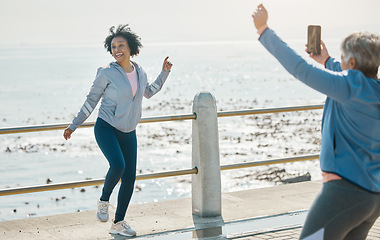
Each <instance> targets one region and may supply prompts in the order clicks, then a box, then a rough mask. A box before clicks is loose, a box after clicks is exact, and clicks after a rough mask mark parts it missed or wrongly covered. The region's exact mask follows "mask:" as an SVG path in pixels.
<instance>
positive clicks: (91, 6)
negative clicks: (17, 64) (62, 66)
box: [0, 0, 380, 45]
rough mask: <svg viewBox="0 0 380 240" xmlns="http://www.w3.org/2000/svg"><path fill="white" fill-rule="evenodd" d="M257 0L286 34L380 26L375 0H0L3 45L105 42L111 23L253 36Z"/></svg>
mask: <svg viewBox="0 0 380 240" xmlns="http://www.w3.org/2000/svg"><path fill="white" fill-rule="evenodd" d="M259 3H264V6H266V8H267V10H268V12H269V20H268V25H269V26H270V27H271V28H273V29H275V30H276V32H278V33H280V34H281V36H283V37H285V38H304V37H305V38H306V29H307V25H310V24H318V25H321V26H322V39H323V38H324V37H328V38H339V39H342V38H343V37H344V36H346V35H348V34H349V33H350V32H353V31H370V32H375V33H378V34H379V31H380V17H379V11H380V1H379V0H361V1H357V0H318V1H310V0H262V1H256V0H135V1H131V0H65V1H57V0H0V45H9V44H11V45H18V44H38V45H41V44H42V45H43V44H49V45H55V44H57V45H60V44H73V45H82V44H91V45H93V44H103V41H104V39H105V37H106V36H107V34H108V29H109V28H110V27H111V26H113V25H119V24H127V23H128V24H129V25H130V27H131V29H132V30H133V31H134V32H136V33H137V34H138V35H139V36H141V38H142V41H143V44H144V43H165V42H194V41H230V40H250V39H257V34H256V31H255V29H254V27H253V23H252V18H251V14H252V12H253V11H254V9H255V8H256V6H257V5H258V4H259Z"/></svg>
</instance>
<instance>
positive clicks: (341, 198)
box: [300, 179, 380, 240]
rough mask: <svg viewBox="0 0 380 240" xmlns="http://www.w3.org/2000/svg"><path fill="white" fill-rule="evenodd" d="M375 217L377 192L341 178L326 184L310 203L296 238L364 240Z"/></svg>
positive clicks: (378, 211)
mask: <svg viewBox="0 0 380 240" xmlns="http://www.w3.org/2000/svg"><path fill="white" fill-rule="evenodd" d="M379 216H380V194H379V193H372V192H369V191H367V190H364V189H363V188H361V187H358V186H357V185H355V184H352V183H350V182H349V181H346V180H343V179H342V180H333V181H329V182H327V183H324V184H323V188H322V190H321V192H320V193H319V195H318V196H317V198H316V199H315V200H314V203H313V205H312V206H311V209H310V211H309V213H308V215H307V218H306V221H305V224H304V226H303V229H302V233H301V236H300V239H305V240H309V239H310V240H312V239H327V240H330V239H333V240H340V239H346V240H348V239H355V240H357V239H365V238H366V237H367V234H368V232H369V230H370V229H371V227H372V225H373V224H374V223H375V221H376V219H377V218H378V217H379Z"/></svg>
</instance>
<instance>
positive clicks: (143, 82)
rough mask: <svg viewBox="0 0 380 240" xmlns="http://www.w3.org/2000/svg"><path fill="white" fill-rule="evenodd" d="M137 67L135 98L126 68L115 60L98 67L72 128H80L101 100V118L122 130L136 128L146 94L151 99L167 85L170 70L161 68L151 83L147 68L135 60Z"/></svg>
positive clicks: (134, 64) (126, 130)
mask: <svg viewBox="0 0 380 240" xmlns="http://www.w3.org/2000/svg"><path fill="white" fill-rule="evenodd" d="M133 66H134V67H135V68H136V70H137V76H138V84H137V92H136V95H135V96H134V97H133V93H132V87H131V85H130V83H129V80H128V78H127V74H126V73H125V71H124V70H123V68H122V67H121V66H120V65H119V64H117V63H116V62H112V63H110V65H109V66H107V67H101V68H99V69H98V72H97V75H96V78H95V80H94V82H93V84H92V86H91V89H90V92H89V94H88V95H87V99H86V101H85V102H84V104H83V106H82V108H81V109H80V111H79V112H78V114H77V116H76V117H75V118H74V119H73V122H72V124H71V125H70V126H69V128H70V129H71V130H73V131H75V129H77V128H78V127H79V126H80V125H81V124H82V123H83V122H84V121H85V120H86V119H87V118H88V117H89V116H90V114H91V113H92V111H93V110H94V109H95V107H96V105H97V104H98V102H99V101H100V99H102V101H101V105H100V108H99V115H98V117H99V118H101V119H103V120H104V121H106V122H107V123H109V124H110V125H111V126H113V127H115V128H116V129H118V130H120V131H122V132H132V131H133V130H135V129H136V126H137V124H138V122H139V121H140V119H141V114H142V99H143V96H144V97H146V98H151V97H152V96H153V95H155V94H156V93H157V92H158V91H160V90H161V88H162V86H163V85H164V83H165V81H166V79H167V77H168V75H169V72H166V71H161V73H160V75H159V76H158V77H157V79H156V80H155V81H154V82H153V83H152V84H149V83H148V78H147V75H146V73H145V71H144V70H143V69H142V68H141V67H140V66H139V65H138V64H137V63H135V62H133Z"/></svg>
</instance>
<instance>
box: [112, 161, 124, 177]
mask: <svg viewBox="0 0 380 240" xmlns="http://www.w3.org/2000/svg"><path fill="white" fill-rule="evenodd" d="M124 169H125V164H124V163H123V162H119V163H113V164H110V171H112V172H113V173H114V174H117V175H121V174H123V172H124Z"/></svg>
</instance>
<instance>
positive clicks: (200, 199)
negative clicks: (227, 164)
mask: <svg viewBox="0 0 380 240" xmlns="http://www.w3.org/2000/svg"><path fill="white" fill-rule="evenodd" d="M193 111H194V113H195V114H196V116H197V118H196V119H195V120H193V123H192V125H193V127H192V147H193V149H192V167H197V168H198V174H192V178H191V179H192V204H193V205H192V206H193V207H192V210H193V214H194V215H198V216H200V217H217V216H221V214H222V190H221V179H220V157H219V156H220V155H219V134H218V116H217V110H216V101H215V98H214V96H213V95H212V94H211V93H209V92H199V93H197V94H196V95H195V97H194V102H193Z"/></svg>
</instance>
